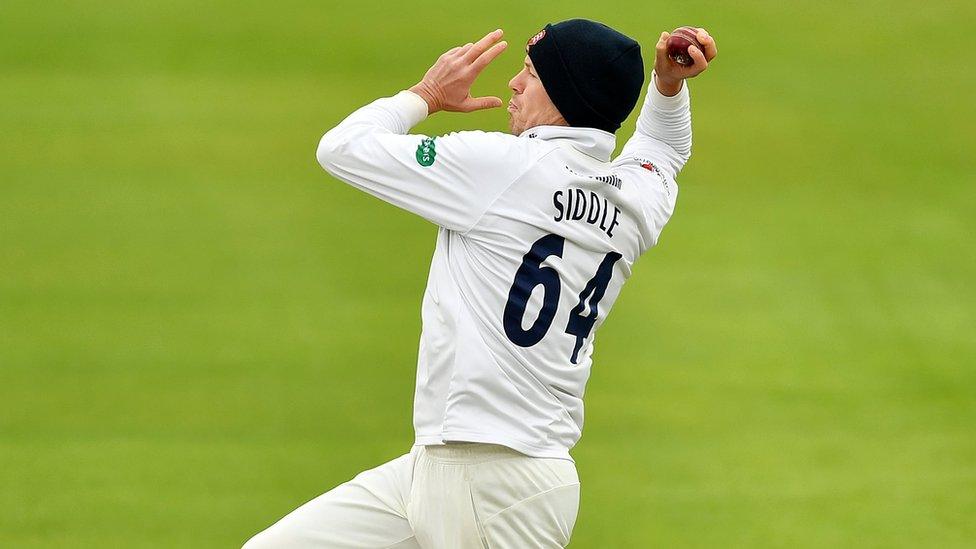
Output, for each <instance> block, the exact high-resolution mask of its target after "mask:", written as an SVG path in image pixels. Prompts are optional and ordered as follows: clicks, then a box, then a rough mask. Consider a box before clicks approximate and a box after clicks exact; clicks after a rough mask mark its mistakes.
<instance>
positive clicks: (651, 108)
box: [615, 29, 718, 180]
mask: <svg viewBox="0 0 976 549" xmlns="http://www.w3.org/2000/svg"><path fill="white" fill-rule="evenodd" d="M669 37H670V34H669V33H666V32H664V33H661V36H660V38H659V39H658V42H657V45H656V48H655V59H654V72H653V73H652V75H651V85H650V86H649V87H648V90H647V97H646V98H645V99H644V105H643V106H642V107H641V112H640V116H639V117H638V119H637V131H636V132H634V136H633V137H631V138H630V139H629V140H628V141H627V143H626V144H625V145H624V148H623V150H622V151H621V153H620V156H618V157H617V160H616V161H615V164H617V165H626V164H628V163H629V164H637V165H644V164H645V163H646V162H650V163H651V164H653V165H654V168H655V169H657V170H659V171H660V172H661V173H663V174H664V175H666V176H667V177H668V178H670V179H672V180H673V179H675V178H676V177H677V175H678V172H680V171H681V168H682V167H684V165H685V163H686V162H687V161H688V158H689V157H690V156H691V102H690V99H689V94H688V86H687V85H686V84H685V83H684V81H685V80H686V79H688V78H694V77H695V76H698V75H699V74H701V73H702V72H703V71H704V70H705V69H706V68H708V62H709V61H711V60H712V59H714V58H715V56H716V55H717V54H718V50H717V48H716V46H715V40H714V39H713V38H712V37H711V36H710V35H709V34H708V32H706V31H705V29H698V36H697V38H698V41H699V42H700V43H701V44H702V48H704V51H702V50H699V49H698V48H696V47H695V46H691V47H690V48H689V49H688V53H689V54H690V55H691V57H692V59H693V60H694V63H693V64H692V65H690V66H687V67H686V66H682V65H679V64H678V63H676V62H674V61H673V60H672V59H671V58H669V57H668V54H667V41H668V38H669Z"/></svg>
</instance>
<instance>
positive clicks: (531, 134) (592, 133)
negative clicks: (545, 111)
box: [519, 126, 617, 162]
mask: <svg viewBox="0 0 976 549" xmlns="http://www.w3.org/2000/svg"><path fill="white" fill-rule="evenodd" d="M519 137H527V138H529V139H544V140H546V141H554V142H556V143H558V144H560V145H562V144H565V145H569V146H571V147H573V148H574V149H576V150H578V151H579V152H581V153H583V154H586V155H589V156H592V157H593V158H596V159H597V160H599V161H601V162H609V161H610V155H611V154H612V153H613V149H615V148H616V147H617V137H616V136H615V135H614V134H612V133H609V132H605V131H603V130H598V129H596V128H572V127H569V126H536V127H534V128H529V129H527V130H525V131H524V132H522V133H521V134H520V135H519Z"/></svg>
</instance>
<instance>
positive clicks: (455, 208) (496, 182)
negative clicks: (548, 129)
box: [316, 91, 533, 232]
mask: <svg viewBox="0 0 976 549" xmlns="http://www.w3.org/2000/svg"><path fill="white" fill-rule="evenodd" d="M426 117H427V104H426V103H425V102H424V100H423V99H421V98H420V97H419V96H417V95H416V94H414V93H412V92H409V91H402V92H400V93H398V94H397V95H395V96H393V97H387V98H383V99H377V100H376V101H374V102H372V103H370V104H369V105H366V106H365V107H362V108H360V109H359V110H357V111H355V112H353V113H352V114H351V115H349V117H347V118H346V119H345V120H343V121H342V122H341V123H340V124H339V125H338V126H336V127H335V128H333V129H331V130H329V132H328V133H326V134H325V135H324V136H323V137H322V139H321V141H320V142H319V146H318V150H317V152H316V157H317V159H318V162H319V164H320V165H321V166H322V168H324V169H325V170H326V171H327V172H329V173H330V174H332V175H333V176H335V177H336V178H338V179H340V180H342V181H344V182H346V183H348V184H350V185H352V186H353V187H356V188H358V189H361V190H363V191H365V192H367V193H369V194H371V195H373V196H375V197H377V198H379V199H381V200H384V201H386V202H389V203H390V204H393V205H394V206H397V207H399V208H402V209H404V210H407V211H410V212H412V213H415V214H417V215H419V216H421V217H423V218H425V219H427V220H429V221H431V222H433V223H435V224H437V225H440V226H441V227H445V228H447V229H451V230H455V231H460V232H466V231H468V230H470V229H471V228H472V227H473V226H474V225H475V224H477V222H478V220H479V219H481V217H482V215H484V213H485V211H487V209H488V208H489V207H490V206H491V204H492V203H493V202H494V201H495V200H496V199H497V198H498V196H499V195H501V194H502V193H503V192H504V191H505V189H507V188H508V187H509V186H510V185H511V184H512V183H513V182H514V181H515V180H516V179H518V178H519V177H520V176H521V175H522V174H524V173H525V171H527V170H528V168H529V167H530V166H531V163H532V161H533V159H532V158H531V156H532V155H531V146H530V144H529V143H527V140H524V139H518V138H517V137H514V136H510V135H506V134H502V133H489V132H458V133H451V134H448V135H445V136H441V137H427V136H425V135H407V132H408V131H409V130H410V128H411V127H413V126H414V125H416V124H418V123H419V122H420V121H422V120H423V119H424V118H426Z"/></svg>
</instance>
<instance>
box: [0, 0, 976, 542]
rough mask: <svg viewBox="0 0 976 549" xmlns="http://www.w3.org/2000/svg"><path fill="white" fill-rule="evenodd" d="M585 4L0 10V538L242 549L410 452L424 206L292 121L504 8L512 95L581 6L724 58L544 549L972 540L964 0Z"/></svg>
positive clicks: (389, 81)
mask: <svg viewBox="0 0 976 549" xmlns="http://www.w3.org/2000/svg"><path fill="white" fill-rule="evenodd" d="M597 4H598V3H595V2H592V1H563V2H530V1H521V2H514V1H497V2H492V3H490V4H488V3H477V4H476V3H466V2H460V3H450V4H438V3H431V2H415V3H409V4H408V3H402V4H401V3H386V4H384V3H371V2H363V1H355V2H353V1H345V2H297V1H292V0H281V1H278V2H273V3H271V2H239V1H234V2H231V1H224V2H204V3H199V2H190V1H185V2H142V1H137V2H108V1H106V2H43V3H40V2H26V1H21V0H15V1H11V0H6V1H5V2H4V3H3V5H2V8H0V509H2V512H0V546H3V547H18V548H20V547H25V548H30V547H123V546H124V547H235V546H239V545H240V544H241V543H242V542H243V541H244V540H245V539H247V538H248V537H249V536H250V535H251V534H253V533H254V532H256V531H258V530H260V529H262V528H264V527H265V526H267V525H268V524H270V523H271V522H273V521H274V520H276V519H277V518H278V517H280V516H282V515H283V514H285V513H286V512H288V511H290V510H291V509H293V508H294V507H296V506H297V505H299V504H300V503H302V502H303V501H305V500H307V499H309V498H311V497H313V496H315V495H317V494H319V493H321V492H324V491H326V490H328V489H329V488H331V487H332V486H334V485H336V484H338V483H340V482H343V481H345V480H347V479H349V478H351V477H352V476H353V475H354V474H355V473H357V472H358V471H360V470H363V469H366V468H369V467H372V466H375V465H378V464H380V463H382V462H385V461H387V460H389V459H392V458H393V457H396V456H398V455H400V454H402V453H404V452H406V451H407V450H408V448H409V446H410V445H411V443H412V424H411V406H412V395H413V382H414V371H415V370H414V369H415V360H416V348H417V340H418V335H419V332H420V314H419V306H420V300H421V295H422V293H423V289H424V285H425V280H426V270H427V266H428V262H429V258H430V255H431V251H432V248H433V243H434V242H433V241H434V236H435V228H434V227H433V226H431V225H429V224H428V223H426V222H425V221H423V220H422V219H419V218H415V217H413V216H411V215H409V214H407V213H404V212H401V211H398V210H396V209H394V208H393V207H391V206H388V205H386V204H383V203H382V202H380V201H378V200H375V199H373V198H371V197H368V196H366V195H364V194H361V193H359V192H357V191H355V190H353V189H351V188H349V187H346V186H344V185H342V184H339V183H337V182H336V181H335V180H333V179H331V178H330V177H329V176H328V175H327V174H325V173H324V172H322V171H321V170H320V169H319V167H318V166H317V164H316V163H315V160H314V150H315V146H316V144H317V141H318V138H319V137H320V135H321V134H322V133H323V132H324V131H325V130H327V129H329V128H330V127H332V126H333V125H335V124H336V123H337V122H338V121H339V120H340V119H341V118H342V117H343V116H345V115H346V114H348V113H349V112H351V111H352V110H353V109H354V108H356V107H358V106H360V105H362V104H364V103H366V102H368V101H370V100H372V99H374V98H376V97H380V96H385V95H392V94H393V93H395V92H396V91H398V90H400V89H402V88H404V87H407V86H409V85H411V84H413V83H414V82H415V81H417V80H418V79H419V78H420V76H421V75H422V74H423V72H424V71H425V70H426V68H427V67H428V66H429V65H430V64H431V63H432V62H433V60H434V59H435V58H436V56H437V55H439V54H440V53H441V52H442V51H443V50H446V49H448V48H449V47H451V46H454V45H457V44H460V43H464V42H466V41H469V40H471V39H474V38H478V37H480V36H481V35H483V34H484V33H486V32H488V31H490V30H492V29H494V28H496V27H502V28H504V29H505V30H506V31H507V36H508V37H509V38H510V40H511V41H512V44H513V46H515V47H513V48H512V49H511V50H510V51H509V52H508V53H506V54H505V55H503V56H502V57H501V58H499V59H498V60H497V61H496V62H495V63H494V64H493V65H492V66H491V67H489V69H488V70H487V71H486V72H485V73H484V75H483V77H482V78H481V80H480V81H479V82H478V84H477V85H476V89H475V92H476V93H480V94H494V95H500V96H502V97H504V98H506V99H507V97H508V94H507V90H506V85H505V84H506V82H507V80H508V78H509V77H510V76H511V75H513V74H514V73H515V72H516V71H517V70H519V66H520V63H521V54H520V53H519V52H520V49H521V44H523V43H524V41H525V40H526V39H527V38H528V37H530V36H532V35H533V34H534V33H535V32H536V31H538V29H539V28H540V27H542V26H543V25H544V24H545V23H546V22H549V21H557V20H560V19H565V18H569V17H575V16H583V17H590V18H594V19H599V20H602V21H604V22H606V23H608V24H610V25H612V26H615V27H617V28H619V29H620V30H622V31H624V32H625V33H627V34H630V35H631V36H634V37H636V38H638V39H640V40H641V41H642V43H643V44H644V46H645V56H646V57H647V58H648V59H647V60H648V61H650V56H649V55H648V54H649V52H650V51H651V50H652V47H653V43H654V41H655V39H656V37H657V35H658V33H659V32H660V31H661V30H668V29H671V28H674V27H676V26H680V25H684V24H691V25H699V26H704V27H706V28H708V30H709V31H710V32H711V33H712V34H713V35H714V36H715V37H716V38H717V40H718V44H719V48H720V54H719V58H718V59H717V60H716V61H715V62H714V64H713V66H712V67H711V68H710V69H709V70H708V72H707V73H706V74H705V75H703V76H702V77H701V78H699V79H696V80H695V81H693V82H692V86H691V88H692V98H693V106H694V129H695V132H696V133H695V149H694V155H693V157H692V160H691V162H690V163H689V165H688V166H687V168H686V169H685V171H684V172H683V173H682V175H681V177H680V183H681V184H682V191H681V198H680V200H679V202H678V208H677V211H676V213H675V216H674V218H673V220H672V222H671V223H670V224H669V226H668V228H667V229H666V230H665V232H664V235H663V238H662V240H661V244H660V245H659V246H658V247H657V248H655V249H653V250H651V252H649V253H648V255H647V257H645V258H644V259H643V260H642V261H641V263H640V264H639V265H638V267H637V269H636V271H635V274H634V277H633V278H632V280H631V281H630V282H629V283H628V285H627V287H626V288H625V289H624V291H623V296H622V297H621V299H620V300H619V301H618V303H617V305H616V307H615V308H614V311H613V315H612V316H611V317H610V319H609V320H608V322H607V324H606V326H605V327H604V328H603V330H602V331H601V332H600V338H599V339H600V342H599V345H598V346H597V353H596V361H595V365H594V368H593V375H592V378H591V382H590V384H589V386H588V391H587V423H586V428H585V432H584V436H583V439H582V441H581V442H580V444H579V445H578V446H577V448H576V450H575V451H574V455H575V457H576V459H577V461H578V466H579V471H580V476H581V479H582V497H583V499H582V505H581V510H580V516H579V520H578V522H577V526H576V530H575V532H574V541H573V544H572V546H573V547H581V548H596V547H726V546H739V547H833V546H846V547H920V546H931V547H964V546H969V547H972V546H976V290H974V284H973V282H974V280H976V254H974V251H973V246H974V234H976V187H974V176H973V174H974V168H976V152H974V149H976V146H974V141H976V139H974V133H973V126H974V123H976V106H974V105H976V102H974V100H973V90H974V89H976V71H974V70H973V68H972V65H971V63H969V61H968V59H969V58H970V57H971V52H972V47H973V44H972V40H971V39H970V38H969V37H968V35H970V34H971V30H972V29H973V28H974V27H976V4H974V3H973V2H966V1H958V2H939V1H932V2H924V3H919V2H881V1H868V2H859V3H856V4H855V3H847V2H814V1H805V2H791V3H783V2H777V1H773V0H768V1H766V0H763V1H760V0H754V1H743V2H734V3H733V2H722V3H717V2H704V1H687V2H670V3H665V2H659V3H639V2H614V3H612V4H609V5H606V6H603V7H598V5H597ZM506 123H507V115H506V113H505V112H504V111H503V110H501V109H498V110H495V111H491V112H484V113H478V114H472V115H458V114H439V115H437V116H435V117H433V118H432V119H430V120H428V121H426V122H424V123H423V124H422V125H421V126H420V127H418V128H417V130H416V131H418V132H423V133H428V134H439V133H444V132H447V131H451V130H455V129H461V128H480V129H486V130H504V129H505V128H506ZM633 124H634V121H633V118H631V120H629V121H628V123H627V124H626V125H625V126H624V128H623V129H622V130H621V132H620V133H621V135H623V136H628V135H630V133H631V132H632V130H633Z"/></svg>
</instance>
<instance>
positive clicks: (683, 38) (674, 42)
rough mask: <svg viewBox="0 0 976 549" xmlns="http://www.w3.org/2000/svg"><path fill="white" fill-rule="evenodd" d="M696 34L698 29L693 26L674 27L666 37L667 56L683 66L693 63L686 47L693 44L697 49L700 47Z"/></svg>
mask: <svg viewBox="0 0 976 549" xmlns="http://www.w3.org/2000/svg"><path fill="white" fill-rule="evenodd" d="M697 34H698V29H696V28H694V27H678V28H676V29H674V31H672V32H671V36H670V37H668V44H667V48H668V57H670V58H671V60H672V61H674V62H675V63H677V64H679V65H681V66H683V67H690V66H692V65H694V64H695V60H694V59H692V57H691V54H689V53H688V48H689V47H690V46H695V47H696V48H698V49H699V50H701V49H702V45H701V43H700V42H699V41H698V38H697Z"/></svg>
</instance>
